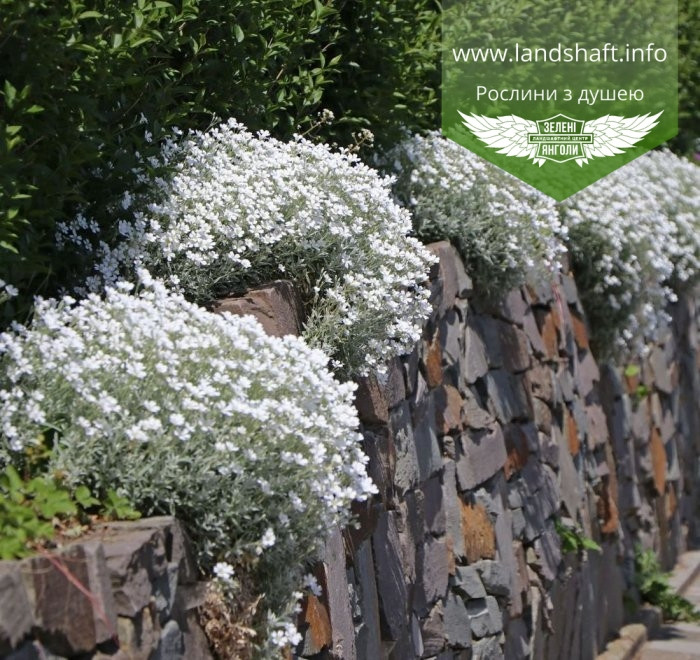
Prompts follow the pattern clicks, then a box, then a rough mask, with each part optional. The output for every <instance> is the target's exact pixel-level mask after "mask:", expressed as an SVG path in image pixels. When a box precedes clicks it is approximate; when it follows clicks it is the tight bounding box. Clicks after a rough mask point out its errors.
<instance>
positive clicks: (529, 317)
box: [523, 309, 546, 357]
mask: <svg viewBox="0 0 700 660" xmlns="http://www.w3.org/2000/svg"><path fill="white" fill-rule="evenodd" d="M523 332H524V333H525V336H526V337H527V339H528V341H529V342H530V347H531V348H532V352H533V353H534V354H535V355H536V356H537V357H545V355H546V349H545V347H544V342H543V341H542V335H541V334H540V330H539V328H538V327H537V321H536V320H535V315H534V314H533V313H532V310H531V309H528V310H527V312H526V314H525V316H523Z"/></svg>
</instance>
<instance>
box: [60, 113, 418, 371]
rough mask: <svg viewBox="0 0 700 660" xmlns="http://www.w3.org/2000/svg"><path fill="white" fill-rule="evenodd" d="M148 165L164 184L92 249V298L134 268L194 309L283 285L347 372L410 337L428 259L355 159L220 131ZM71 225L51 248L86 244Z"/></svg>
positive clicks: (317, 342) (319, 342)
mask: <svg viewBox="0 0 700 660" xmlns="http://www.w3.org/2000/svg"><path fill="white" fill-rule="evenodd" d="M152 165H153V166H156V167H160V166H163V167H165V168H166V169H167V170H168V171H170V172H171V174H170V175H168V177H167V178H166V179H156V180H155V182H154V184H153V185H151V186H150V189H151V193H150V195H151V197H150V198H149V200H146V199H137V200H134V199H133V198H132V197H131V196H130V195H126V196H125V197H124V200H123V203H122V207H123V209H122V211H123V213H124V214H126V215H125V219H122V220H121V221H119V223H118V228H119V232H120V234H121V239H122V240H121V241H120V242H119V243H118V244H117V245H116V246H112V247H109V246H107V245H106V244H105V243H101V244H100V247H99V249H98V258H97V263H96V274H95V275H94V276H93V277H91V278H89V281H88V285H89V287H90V288H91V290H93V291H94V290H99V289H100V288H101V287H102V286H104V285H105V284H107V285H110V284H112V283H113V282H114V281H116V280H117V279H119V278H120V277H121V276H122V275H123V274H124V273H125V272H126V273H128V271H129V269H130V268H131V267H132V266H133V265H134V264H137V265H139V266H145V267H147V268H148V269H149V270H150V271H151V272H153V273H154V274H156V275H158V276H160V277H162V278H163V279H164V280H165V281H166V282H168V283H169V284H170V285H173V286H175V287H176V288H178V289H179V290H180V291H182V292H184V294H185V295H186V297H187V298H188V299H191V300H194V301H196V302H205V303H206V302H208V301H211V300H212V299H214V298H215V297H217V296H220V295H225V294H228V293H230V292H231V291H241V290H243V289H244V288H245V287H246V286H249V285H251V284H259V283H261V282H264V281H266V280H268V281H269V280H270V279H275V278H279V277H285V278H288V279H291V280H293V281H294V282H295V284H297V285H298V286H300V288H301V289H302V293H303V297H304V298H305V302H306V303H307V307H308V308H310V314H309V317H308V319H307V323H306V329H305V333H304V336H305V337H306V338H307V340H308V341H309V342H310V343H311V344H312V345H313V346H315V347H319V348H322V349H323V350H325V351H326V352H327V353H328V354H329V355H331V356H332V357H333V358H334V359H335V360H336V362H337V363H340V364H341V365H342V366H343V367H344V368H345V370H346V372H352V373H358V372H359V373H364V372H366V371H367V370H368V369H369V368H373V367H379V366H380V365H381V363H382V362H383V361H384V360H385V359H387V358H390V357H393V356H394V355H397V354H400V353H402V352H406V351H408V350H409V349H410V348H411V346H412V344H413V343H414V342H415V341H416V340H417V339H418V337H419V336H420V326H421V323H422V321H423V319H424V318H425V317H426V316H427V314H428V312H429V308H428V304H427V297H428V292H427V290H426V287H424V286H423V285H424V283H425V281H426V279H427V271H428V268H429V265H430V264H431V263H432V255H431V254H430V253H429V252H428V251H427V250H426V249H425V248H424V247H423V246H422V245H421V244H420V242H419V241H418V240H417V239H415V238H411V237H409V236H408V234H409V232H410V231H411V218H410V214H409V213H408V212H407V211H406V210H405V209H401V208H400V207H399V206H398V205H397V204H396V203H394V201H393V199H392V197H391V192H390V188H391V180H390V179H385V178H381V177H380V176H379V175H378V174H377V172H376V171H375V170H373V169H371V168H369V167H367V166H365V165H363V164H362V163H360V162H359V161H358V159H357V158H356V157H355V156H353V155H351V154H348V153H335V152H333V151H331V150H330V149H329V148H328V147H327V146H326V145H322V144H321V145H317V144H312V143H310V142H308V141H306V140H304V139H301V138H299V139H296V140H294V141H292V142H289V143H284V142H280V141H278V140H276V139H273V138H271V137H269V136H268V135H267V134H265V133H260V134H258V135H257V136H255V135H253V134H251V133H249V132H248V131H246V130H245V128H244V127H243V126H241V125H240V124H238V123H237V122H236V121H235V120H230V121H229V122H228V123H225V124H223V125H221V126H219V127H217V128H214V129H212V130H210V131H208V132H195V133H193V134H191V135H190V136H188V137H187V138H186V139H183V140H182V142H181V143H180V144H175V143H173V142H172V141H171V142H168V143H166V144H165V146H164V148H163V150H162V157H161V160H160V161H159V162H154V163H152ZM76 224H77V225H80V226H79V227H77V228H76V226H64V227H62V236H61V240H63V241H65V240H72V241H73V242H77V243H81V242H84V241H85V239H84V238H82V235H81V231H84V230H85V229H87V228H89V223H88V221H87V220H85V218H82V217H81V218H78V219H77V220H76Z"/></svg>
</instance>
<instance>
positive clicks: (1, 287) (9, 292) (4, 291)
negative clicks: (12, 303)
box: [0, 280, 19, 302]
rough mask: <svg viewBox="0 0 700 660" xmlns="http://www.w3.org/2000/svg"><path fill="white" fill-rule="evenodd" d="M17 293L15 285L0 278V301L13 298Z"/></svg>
mask: <svg viewBox="0 0 700 660" xmlns="http://www.w3.org/2000/svg"><path fill="white" fill-rule="evenodd" d="M17 295H19V289H18V288H17V287H16V286H13V285H12V284H9V283H7V282H5V280H0V302H3V301H4V300H9V299H10V298H14V297H15V296H17Z"/></svg>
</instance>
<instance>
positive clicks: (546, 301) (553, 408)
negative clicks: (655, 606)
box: [300, 243, 700, 660]
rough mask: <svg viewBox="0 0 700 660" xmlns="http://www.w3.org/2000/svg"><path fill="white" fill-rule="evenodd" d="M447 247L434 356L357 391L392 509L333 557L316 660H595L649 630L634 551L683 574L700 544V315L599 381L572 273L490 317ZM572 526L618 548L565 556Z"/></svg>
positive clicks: (370, 520) (318, 614)
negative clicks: (629, 628) (643, 621)
mask: <svg viewBox="0 0 700 660" xmlns="http://www.w3.org/2000/svg"><path fill="white" fill-rule="evenodd" d="M432 249H433V250H434V251H435V252H436V253H437V254H438V255H439V257H440V264H439V266H437V267H436V268H435V272H434V273H433V274H434V277H433V281H432V301H433V309H434V311H433V314H432V316H431V318H430V320H429V322H428V323H427V324H426V326H425V329H424V333H423V340H422V341H421V342H420V343H419V345H418V346H417V347H416V349H415V350H414V352H413V353H412V354H411V355H409V356H407V357H405V358H403V359H401V360H396V361H395V362H394V363H393V364H391V366H390V369H389V370H388V372H387V373H386V374H384V375H381V376H373V377H371V378H368V379H364V380H363V381H362V382H361V384H360V391H359V393H358V402H357V403H358V409H359V411H360V415H361V419H362V423H363V433H364V437H365V441H364V443H365V449H366V451H367V452H368V454H369V455H370V457H371V462H370V471H371V474H372V477H373V479H374V481H375V483H376V484H377V486H378V488H379V491H380V496H379V497H377V498H376V499H375V501H373V502H371V503H368V504H367V505H358V506H357V507H356V513H357V515H358V518H359V521H360V526H359V528H358V529H348V530H345V531H344V532H343V533H342V534H341V533H340V532H336V533H335V534H334V536H333V537H332V538H331V541H330V542H329V543H328V546H327V547H328V551H327V556H326V558H325V560H324V562H323V564H322V565H320V566H319V568H318V570H317V573H318V577H319V578H321V582H322V584H323V585H324V596H323V597H322V598H321V599H320V601H316V599H314V601H315V602H313V603H309V602H307V603H306V607H305V610H304V613H305V641H304V644H303V649H301V651H300V655H301V656H302V657H306V658H311V657H314V658H316V657H318V658H329V657H332V658H343V659H345V660H349V659H352V658H360V659H374V658H386V657H389V658H395V659H396V660H405V659H408V658H419V657H420V658H440V659H441V660H446V659H447V658H474V659H478V658H484V659H489V660H494V659H497V658H502V657H506V658H508V660H516V659H520V658H537V659H539V658H546V659H547V660H559V659H566V660H578V659H579V658H581V659H589V658H593V657H595V655H596V654H597V652H599V651H600V650H602V649H604V647H605V643H606V641H607V640H608V639H610V638H611V637H613V636H614V635H615V633H616V631H617V630H619V628H620V627H621V626H622V625H623V622H624V621H626V620H627V619H629V618H630V617H631V616H632V615H633V610H634V605H635V600H636V599H638V598H637V596H636V593H635V590H634V548H635V545H636V544H637V543H640V544H641V545H642V546H643V547H645V548H649V547H652V548H654V549H656V550H657V551H658V552H659V553H660V555H661V557H662V560H663V562H664V563H665V564H666V566H669V567H670V566H671V565H672V563H673V561H674V559H675V557H676V556H677V555H678V553H679V552H680V551H682V550H683V549H684V548H685V543H686V535H687V534H688V532H690V533H695V531H696V530H695V529H694V528H693V526H692V525H693V520H697V506H698V497H697V475H698V470H697V466H698V455H699V452H698V402H699V401H700V383H698V366H699V365H698V352H697V327H698V324H697V320H698V314H697V310H696V309H695V306H694V304H693V303H692V302H689V301H687V300H684V301H681V302H680V303H679V304H678V305H677V306H676V309H675V310H674V324H673V327H672V328H670V329H669V332H668V333H667V336H666V338H665V339H664V341H663V343H661V344H659V345H658V346H654V347H652V349H651V351H650V354H649V357H648V359H646V360H644V361H643V362H641V363H640V365H639V373H638V374H634V375H633V372H634V371H635V370H634V369H627V370H626V373H627V376H625V375H624V373H625V372H623V371H622V370H620V369H616V368H612V367H605V368H603V369H602V373H601V370H600V369H599V367H598V365H597V364H596V361H595V358H594V356H593V355H592V354H591V351H590V349H589V343H588V332H587V329H586V320H585V317H584V314H583V310H582V308H581V304H580V302H579V299H578V294H577V291H576V286H575V284H574V281H573V279H572V277H571V276H569V275H563V276H561V277H559V278H558V281H557V282H556V283H553V285H552V286H545V287H541V288H539V289H537V290H534V289H531V288H529V289H528V288H523V289H521V290H515V291H512V292H510V293H509V294H508V295H507V296H506V297H505V298H504V299H503V300H502V301H501V302H500V304H498V305H497V306H494V307H492V308H486V307H484V306H483V305H480V304H479V303H478V302H477V301H476V300H474V296H473V292H472V286H471V282H470V280H469V278H468V276H467V275H466V273H465V271H464V267H463V265H462V263H461V261H460V259H459V257H458V256H457V254H456V253H455V251H454V249H453V248H452V247H451V246H450V245H449V244H447V243H438V244H435V245H433V246H432ZM567 523H574V524H576V525H578V526H579V527H580V529H581V533H582V535H583V536H586V537H589V538H592V539H594V540H595V541H596V542H597V543H598V544H599V545H600V546H601V549H602V550H601V552H600V553H598V552H594V551H588V552H584V551H579V552H569V553H568V554H566V555H564V556H563V555H562V549H561V541H560V537H559V534H558V532H557V528H556V525H558V524H567ZM312 598H313V597H312Z"/></svg>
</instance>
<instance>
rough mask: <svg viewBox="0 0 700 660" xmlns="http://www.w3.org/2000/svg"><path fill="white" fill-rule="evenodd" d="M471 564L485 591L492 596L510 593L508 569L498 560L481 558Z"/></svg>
mask: <svg viewBox="0 0 700 660" xmlns="http://www.w3.org/2000/svg"><path fill="white" fill-rule="evenodd" d="M473 566H474V568H475V569H476V570H477V572H478V573H479V577H480V578H481V582H482V584H483V585H484V587H485V589H486V593H488V594H491V595H494V596H509V595H510V588H511V576H510V573H509V572H508V569H507V568H506V567H505V566H504V565H503V564H502V563H501V562H500V561H494V560H492V559H482V560H480V561H478V562H476V563H475V564H474V565H473Z"/></svg>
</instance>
